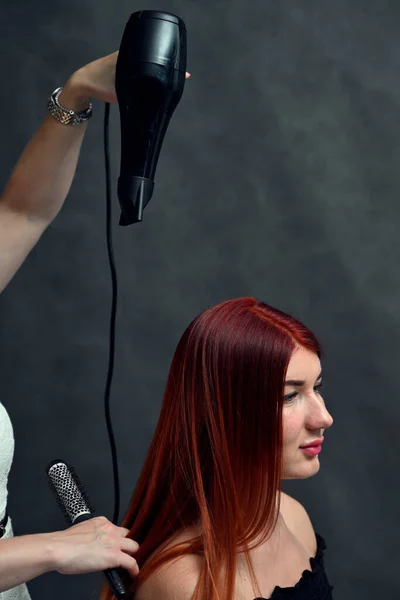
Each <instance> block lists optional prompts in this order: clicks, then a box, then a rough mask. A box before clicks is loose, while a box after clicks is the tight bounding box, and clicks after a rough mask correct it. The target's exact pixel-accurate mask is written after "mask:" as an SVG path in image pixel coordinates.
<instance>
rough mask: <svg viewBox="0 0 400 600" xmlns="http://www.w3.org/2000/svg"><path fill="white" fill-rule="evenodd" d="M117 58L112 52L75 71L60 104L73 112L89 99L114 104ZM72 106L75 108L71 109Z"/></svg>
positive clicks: (116, 54) (85, 106)
mask: <svg viewBox="0 0 400 600" xmlns="http://www.w3.org/2000/svg"><path fill="white" fill-rule="evenodd" d="M117 58H118V52H114V53H113V54H109V55H108V56H104V57H103V58H99V59H97V60H95V61H93V62H91V63H89V64H87V65H85V66H84V67H81V68H80V69H78V71H75V73H74V74H73V75H72V76H71V77H70V78H69V80H68V82H67V83H66V85H65V86H64V90H63V92H62V94H61V96H60V103H61V104H63V103H64V106H66V108H70V107H71V108H73V110H78V109H82V110H84V109H85V108H87V106H88V104H89V102H90V99H91V98H96V99H97V100H101V101H102V102H110V103H114V104H115V103H116V102H117V96H116V93H115V85H114V82H115V67H116V64H117ZM188 77H190V74H189V73H186V78H188ZM68 104H69V106H67V105H68ZM72 104H74V106H75V107H76V108H74V107H72Z"/></svg>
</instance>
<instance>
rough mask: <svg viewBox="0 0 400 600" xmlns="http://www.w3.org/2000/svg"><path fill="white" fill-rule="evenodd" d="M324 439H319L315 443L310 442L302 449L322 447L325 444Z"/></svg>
mask: <svg viewBox="0 0 400 600" xmlns="http://www.w3.org/2000/svg"><path fill="white" fill-rule="evenodd" d="M323 441H324V438H323V437H322V438H318V439H317V440H314V441H313V442H309V443H308V444H305V445H304V446H300V448H315V447H316V446H321V444H322V443H323Z"/></svg>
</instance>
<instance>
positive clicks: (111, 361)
mask: <svg viewBox="0 0 400 600" xmlns="http://www.w3.org/2000/svg"><path fill="white" fill-rule="evenodd" d="M109 121H110V104H109V103H106V105H105V110H104V159H105V172H106V233H107V251H108V261H109V264H110V271H111V283H112V299H111V316H110V330H109V335H110V342H109V357H108V372H107V379H106V385H105V390H104V411H105V417H106V425H107V432H108V437H109V441H110V448H111V460H112V468H113V479H114V514H113V519H112V522H113V523H114V524H115V525H116V524H117V523H118V519H119V505H120V493H119V474H118V457H117V446H116V443H115V437H114V432H113V428H112V421H111V411H110V392H111V384H112V379H113V374H114V359H115V323H116V317H117V300H118V281H117V271H116V268H115V260H114V250H113V245H112V218H111V215H112V209H111V175H110V171H111V169H110V153H109Z"/></svg>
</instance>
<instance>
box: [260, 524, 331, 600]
mask: <svg viewBox="0 0 400 600" xmlns="http://www.w3.org/2000/svg"><path fill="white" fill-rule="evenodd" d="M316 537H317V553H316V555H315V558H311V559H310V565H311V569H312V570H311V571H310V570H309V569H306V570H305V571H303V574H302V576H301V578H300V580H299V581H298V582H297V583H296V585H295V586H294V587H285V588H282V587H280V586H279V585H277V586H276V588H275V589H274V591H273V593H272V596H270V598H269V600H333V597H332V590H333V587H332V586H331V585H329V582H328V578H327V576H326V573H325V569H324V550H325V549H326V544H325V541H324V539H323V538H322V537H321V536H320V535H318V534H316ZM254 600H266V598H254Z"/></svg>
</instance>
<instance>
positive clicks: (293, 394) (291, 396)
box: [283, 392, 299, 402]
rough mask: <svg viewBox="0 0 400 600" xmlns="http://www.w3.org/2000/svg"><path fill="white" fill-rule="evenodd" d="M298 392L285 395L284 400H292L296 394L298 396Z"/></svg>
mask: <svg viewBox="0 0 400 600" xmlns="http://www.w3.org/2000/svg"><path fill="white" fill-rule="evenodd" d="M298 394H299V392H292V393H291V394H286V396H284V397H283V400H284V401H285V402H291V401H292V400H294V399H295V398H296V396H298Z"/></svg>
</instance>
